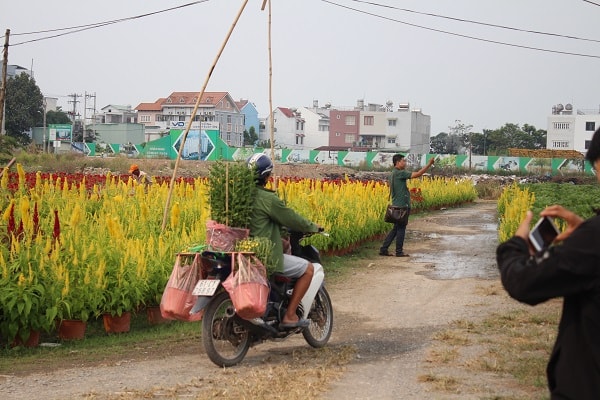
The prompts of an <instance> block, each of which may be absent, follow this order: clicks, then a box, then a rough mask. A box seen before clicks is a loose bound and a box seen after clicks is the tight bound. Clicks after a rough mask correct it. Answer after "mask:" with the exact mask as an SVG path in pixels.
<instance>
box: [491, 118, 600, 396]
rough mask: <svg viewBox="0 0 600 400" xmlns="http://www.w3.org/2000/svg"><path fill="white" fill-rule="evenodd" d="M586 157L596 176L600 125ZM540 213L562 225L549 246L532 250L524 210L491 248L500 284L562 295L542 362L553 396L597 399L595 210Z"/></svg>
mask: <svg viewBox="0 0 600 400" xmlns="http://www.w3.org/2000/svg"><path fill="white" fill-rule="evenodd" d="M586 159H587V160H588V161H589V162H590V163H591V164H592V166H593V168H594V171H595V172H596V177H597V179H598V181H599V182H600V129H598V130H596V132H595V133H594V135H593V137H592V141H591V143H590V147H589V149H588V151H587V154H586ZM540 215H541V216H542V217H552V218H560V219H562V220H564V221H565V222H566V224H567V228H566V229H565V230H564V231H563V232H562V233H560V234H559V235H558V236H557V237H556V238H555V239H554V242H553V243H554V244H555V245H552V246H550V247H546V248H544V249H542V251H537V252H536V251H535V250H534V249H533V247H532V245H531V242H530V241H529V239H528V237H529V226H530V225H531V221H532V217H533V214H532V212H531V211H528V212H527V214H526V216H525V218H524V219H523V221H522V222H521V224H520V225H519V227H518V229H517V231H516V233H515V235H514V236H513V237H512V238H511V239H509V240H508V241H506V242H504V243H502V244H500V245H499V246H498V248H497V249H496V259H497V263H498V268H499V270H500V277H501V280H502V285H503V286H504V288H505V289H506V291H507V292H508V294H509V295H510V296H511V297H512V298H514V299H516V300H518V301H520V302H523V303H526V304H529V305H536V304H539V303H542V302H544V301H547V300H549V299H552V298H558V297H562V298H563V309H562V315H561V319H560V324H559V326H558V335H557V338H556V342H555V344H554V348H553V350H552V354H551V356H550V360H549V361H548V365H547V367H546V376H547V379H548V388H549V390H550V395H551V398H552V399H577V400H585V399H600V246H598V238H599V237H600V215H595V216H593V217H591V218H589V219H588V220H584V219H583V218H581V217H580V216H578V215H577V214H575V213H574V212H572V211H570V210H567V209H565V208H564V207H562V206H560V205H552V206H550V207H547V208H545V209H544V210H543V211H542V212H541V213H540Z"/></svg>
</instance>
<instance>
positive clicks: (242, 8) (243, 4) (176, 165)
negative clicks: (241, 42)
mask: <svg viewBox="0 0 600 400" xmlns="http://www.w3.org/2000/svg"><path fill="white" fill-rule="evenodd" d="M246 4H248V0H244V1H243V3H242V6H241V7H240V10H239V11H238V13H237V15H236V17H235V19H234V21H233V23H232V24H231V27H230V28H229V31H228V32H227V35H226V36H225V40H224V41H223V44H222V45H221V48H220V49H219V51H218V52H217V56H216V57H215V60H214V61H213V63H212V65H211V67H210V70H209V71H208V74H207V75H206V79H205V80H204V85H203V86H202V90H201V91H200V94H199V95H198V98H197V99H196V105H195V106H194V110H193V111H192V115H191V116H190V120H189V122H188V124H187V126H186V128H185V131H184V132H183V137H182V138H181V143H180V144H179V151H178V152H177V159H176V160H175V167H174V168H173V175H172V176H171V181H170V182H169V194H168V195H167V200H166V203H165V211H164V213H163V221H162V228H161V230H162V231H164V230H165V226H166V225H167V216H168V215H169V206H170V204H171V196H172V195H173V187H174V185H175V177H176V176H177V167H178V166H179V160H181V152H182V151H183V147H184V145H185V140H186V139H187V135H188V133H189V131H190V128H191V127H192V123H193V122H194V118H195V117H196V113H197V112H198V107H199V106H200V101H201V99H202V96H203V95H204V92H205V90H206V86H207V85H208V81H209V80H210V77H211V76H212V73H213V71H214V70H215V67H216V65H217V62H218V61H219V58H220V57H221V54H223V50H224V49H225V45H226V44H227V42H228V41H229V38H230V37H231V34H232V32H233V29H234V28H235V26H236V24H237V22H238V21H239V19H240V17H241V15H242V12H243V11H244V8H246Z"/></svg>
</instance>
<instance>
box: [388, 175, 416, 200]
mask: <svg viewBox="0 0 600 400" xmlns="http://www.w3.org/2000/svg"><path fill="white" fill-rule="evenodd" d="M411 175H412V172H410V171H407V170H405V169H397V168H394V170H393V171H392V173H391V175H390V193H391V195H392V204H393V205H395V206H398V207H410V192H409V191H408V187H407V186H406V181H407V180H408V179H410V177H411Z"/></svg>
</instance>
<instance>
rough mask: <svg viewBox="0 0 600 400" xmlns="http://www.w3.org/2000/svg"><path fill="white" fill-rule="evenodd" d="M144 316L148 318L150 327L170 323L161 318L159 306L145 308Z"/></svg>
mask: <svg viewBox="0 0 600 400" xmlns="http://www.w3.org/2000/svg"><path fill="white" fill-rule="evenodd" d="M146 316H147V317H148V323H149V324H150V325H158V324H164V323H167V322H170V320H168V319H166V318H165V317H163V316H162V313H161V312H160V307H159V306H152V307H148V308H146Z"/></svg>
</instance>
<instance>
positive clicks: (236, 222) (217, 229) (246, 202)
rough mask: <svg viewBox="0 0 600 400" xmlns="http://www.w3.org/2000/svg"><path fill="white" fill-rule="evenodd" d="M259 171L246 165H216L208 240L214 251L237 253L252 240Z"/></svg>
mask: <svg viewBox="0 0 600 400" xmlns="http://www.w3.org/2000/svg"><path fill="white" fill-rule="evenodd" d="M255 192H256V184H255V171H253V170H251V169H249V168H248V167H247V166H246V163H244V162H239V161H238V162H224V161H217V162H215V163H214V164H213V165H212V166H211V168H210V170H209V174H208V204H209V207H210V218H211V219H210V220H209V221H207V223H206V228H207V229H206V239H207V240H206V241H207V244H208V245H209V246H210V247H211V248H212V249H214V250H220V251H233V250H234V249H235V243H236V242H237V241H238V240H241V239H244V238H246V237H248V234H249V230H248V226H249V225H250V219H251V216H252V204H253V201H254V199H255Z"/></svg>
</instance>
